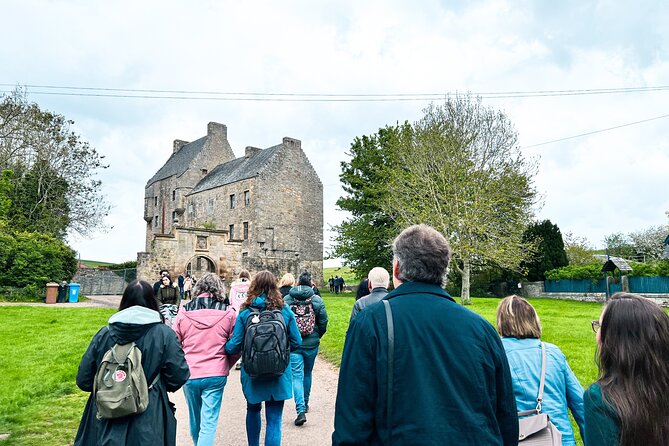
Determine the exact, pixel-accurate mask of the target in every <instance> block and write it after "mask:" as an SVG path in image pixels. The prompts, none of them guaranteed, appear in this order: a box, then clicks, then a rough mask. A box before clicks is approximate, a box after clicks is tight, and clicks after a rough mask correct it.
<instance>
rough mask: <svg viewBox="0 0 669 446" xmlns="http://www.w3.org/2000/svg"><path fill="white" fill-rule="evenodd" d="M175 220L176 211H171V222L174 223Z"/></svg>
mask: <svg viewBox="0 0 669 446" xmlns="http://www.w3.org/2000/svg"><path fill="white" fill-rule="evenodd" d="M176 221H177V211H172V222H173V223H176Z"/></svg>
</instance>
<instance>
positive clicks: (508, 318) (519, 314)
mask: <svg viewBox="0 0 669 446" xmlns="http://www.w3.org/2000/svg"><path fill="white" fill-rule="evenodd" d="M497 331H499V334H500V335H501V336H502V344H504V349H505V350H506V357H507V358H508V360H509V367H510V369H511V378H512V379H513V392H514V394H515V396H516V406H517V408H518V412H522V411H525V410H532V409H534V408H535V407H536V406H537V396H538V394H539V381H540V379H541V340H540V338H541V322H540V321H539V316H537V312H536V311H535V310H534V307H533V306H532V305H531V304H530V303H529V302H528V301H527V300H525V299H523V298H522V297H520V296H516V295H513V296H509V297H506V298H504V299H503V300H502V301H501V302H500V304H499V306H498V307H497ZM544 344H545V346H546V378H545V385H544V398H543V402H542V404H541V412H542V413H545V414H547V415H548V416H549V417H550V420H551V421H552V422H553V424H554V425H555V427H557V428H558V430H559V431H560V432H561V433H562V444H563V446H574V445H575V444H576V441H575V439H574V432H573V430H572V427H571V423H570V421H569V413H568V411H567V409H569V410H571V413H572V415H573V416H574V420H576V423H577V424H578V428H579V430H580V433H581V438H583V432H584V427H585V423H584V412H583V387H582V386H581V384H580V383H579V382H578V379H576V376H574V372H572V371H571V368H570V367H569V364H567V358H565V356H564V354H563V353H562V352H561V351H560V349H559V348H558V347H556V346H555V345H553V344H549V343H547V342H545V343H544Z"/></svg>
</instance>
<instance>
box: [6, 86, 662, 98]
mask: <svg viewBox="0 0 669 446" xmlns="http://www.w3.org/2000/svg"><path fill="white" fill-rule="evenodd" d="M14 86H16V84H8V83H0V87H14ZM24 87H26V88H40V89H43V90H42V91H31V92H30V94H41V95H59V96H83V97H113V98H137V99H178V100H222V101H277V102H387V101H425V100H441V99H443V98H445V97H449V96H453V95H455V94H457V93H454V92H436V93H364V94H361V93H267V92H235V91H230V92H223V91H197V90H160V89H131V88H107V87H81V86H67V85H37V84H26V85H24ZM44 90H65V91H44ZM667 90H669V85H660V86H646V87H622V88H590V89H570V90H535V91H498V92H495V91H492V92H471V94H472V95H476V96H480V97H482V98H484V99H508V98H531V97H558V96H583V95H601V94H623V93H648V92H657V91H667ZM71 91H77V92H76V93H75V92H71ZM3 92H4V93H8V92H9V91H7V90H4V91H3ZM121 93H124V94H121ZM174 95H179V96H174ZM194 95H198V96H194Z"/></svg>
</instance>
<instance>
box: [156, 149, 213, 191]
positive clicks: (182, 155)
mask: <svg viewBox="0 0 669 446" xmlns="http://www.w3.org/2000/svg"><path fill="white" fill-rule="evenodd" d="M206 140H207V137H206V136H203V137H202V138H200V139H197V140H195V141H193V142H189V143H188V144H186V145H184V146H183V147H182V148H181V149H179V151H177V152H176V153H173V154H172V156H170V158H169V159H168V160H167V162H166V163H165V165H163V167H161V168H160V169H158V172H156V174H155V175H154V176H153V177H151V179H150V180H149V181H148V182H147V183H146V187H149V186H151V185H152V184H153V183H155V182H156V181H160V180H164V179H165V178H169V177H171V176H172V175H176V176H181V175H183V173H184V172H185V171H186V169H188V166H190V163H191V162H192V161H193V159H195V157H196V156H197V154H198V153H200V151H201V150H202V147H204V143H205V141H206Z"/></svg>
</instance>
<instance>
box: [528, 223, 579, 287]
mask: <svg viewBox="0 0 669 446" xmlns="http://www.w3.org/2000/svg"><path fill="white" fill-rule="evenodd" d="M523 240H525V241H533V242H535V243H536V245H537V251H536V253H535V255H534V257H533V258H532V259H531V260H529V261H526V262H523V266H524V267H525V268H527V280H530V281H538V280H545V279H546V277H545V275H544V273H545V272H546V271H548V270H551V269H555V268H561V267H563V266H567V265H568V264H569V260H568V259H567V253H566V252H565V250H564V241H563V240H562V233H561V232H560V228H558V227H557V225H554V224H553V223H551V221H550V220H544V221H541V222H535V223H532V224H531V225H530V226H529V227H528V228H527V229H526V230H525V233H524V234H523Z"/></svg>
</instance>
